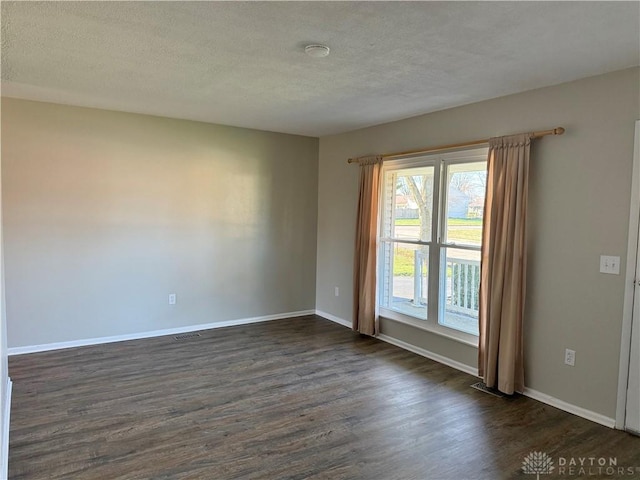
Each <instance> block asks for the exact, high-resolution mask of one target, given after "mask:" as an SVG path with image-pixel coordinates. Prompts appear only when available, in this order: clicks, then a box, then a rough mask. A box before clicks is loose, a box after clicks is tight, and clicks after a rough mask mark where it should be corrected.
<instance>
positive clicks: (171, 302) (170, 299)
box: [169, 293, 177, 305]
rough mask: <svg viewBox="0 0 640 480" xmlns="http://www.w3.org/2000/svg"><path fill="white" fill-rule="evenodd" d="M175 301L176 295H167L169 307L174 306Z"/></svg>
mask: <svg viewBox="0 0 640 480" xmlns="http://www.w3.org/2000/svg"><path fill="white" fill-rule="evenodd" d="M176 301H177V298H176V294H175V293H170V294H169V305H175V304H176Z"/></svg>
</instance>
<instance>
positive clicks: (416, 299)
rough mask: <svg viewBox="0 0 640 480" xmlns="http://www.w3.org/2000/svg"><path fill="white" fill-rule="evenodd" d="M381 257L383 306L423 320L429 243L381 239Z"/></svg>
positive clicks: (425, 313) (427, 276) (425, 314)
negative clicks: (422, 244)
mask: <svg viewBox="0 0 640 480" xmlns="http://www.w3.org/2000/svg"><path fill="white" fill-rule="evenodd" d="M380 257H381V262H382V275H381V277H382V278H381V291H380V298H381V300H382V301H381V304H382V306H383V307H386V308H389V309H391V310H395V311H397V312H400V313H404V314H405V315H410V316H412V317H416V318H420V319H422V320H426V318H427V289H428V278H429V275H428V266H429V247H427V246H421V245H412V244H407V243H397V242H383V244H382V247H381V256H380Z"/></svg>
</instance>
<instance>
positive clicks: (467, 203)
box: [446, 162, 487, 247]
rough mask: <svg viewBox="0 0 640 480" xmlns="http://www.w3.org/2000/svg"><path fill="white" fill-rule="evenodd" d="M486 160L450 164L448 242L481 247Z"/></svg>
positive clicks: (447, 219)
mask: <svg viewBox="0 0 640 480" xmlns="http://www.w3.org/2000/svg"><path fill="white" fill-rule="evenodd" d="M486 169H487V162H475V163H463V164H457V165H456V164H454V165H450V166H449V168H448V175H447V187H446V188H447V206H446V208H447V211H446V243H455V244H458V245H474V246H478V247H479V246H480V244H481V242H482V214H483V209H484V196H485V190H486V185H487V170H486Z"/></svg>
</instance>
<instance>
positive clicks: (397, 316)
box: [380, 308, 478, 348]
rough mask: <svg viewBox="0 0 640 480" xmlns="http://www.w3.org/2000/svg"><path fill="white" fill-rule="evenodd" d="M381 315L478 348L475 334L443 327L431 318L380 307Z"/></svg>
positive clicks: (386, 318)
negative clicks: (414, 316) (417, 316)
mask: <svg viewBox="0 0 640 480" xmlns="http://www.w3.org/2000/svg"><path fill="white" fill-rule="evenodd" d="M380 317H382V318H384V319H385V320H391V321H393V322H398V323H404V324H405V325H409V326H411V327H414V328H418V329H420V330H424V331H426V332H429V333H433V334H435V335H439V336H441V337H445V338H448V339H449V340H454V341H456V342H459V343H463V344H465V345H469V346H470V347H474V348H478V337H476V336H475V335H471V334H469V333H464V332H459V331H457V330H453V329H451V328H447V327H443V326H441V325H437V324H434V322H432V321H429V320H418V319H417V318H412V317H410V316H408V315H403V314H402V313H399V312H395V311H393V310H388V309H386V308H380Z"/></svg>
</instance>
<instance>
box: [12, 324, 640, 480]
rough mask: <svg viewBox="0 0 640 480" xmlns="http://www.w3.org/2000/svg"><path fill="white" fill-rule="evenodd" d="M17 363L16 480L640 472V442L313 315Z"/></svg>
mask: <svg viewBox="0 0 640 480" xmlns="http://www.w3.org/2000/svg"><path fill="white" fill-rule="evenodd" d="M9 363H10V364H9V368H10V375H11V377H12V380H13V384H14V392H13V405H12V409H13V410H12V413H11V434H10V458H9V475H10V478H11V479H15V480H17V479H29V480H37V479H47V480H49V479H100V480H103V479H211V480H226V479H285V478H286V479H307V478H312V479H322V478H327V479H398V480H409V479H419V480H427V479H428V480H432V479H435V480H439V479H442V480H447V479H451V480H464V479H490V480H495V479H502V478H505V479H506V478H525V479H526V478H533V477H532V476H531V475H527V474H524V473H523V472H522V469H521V467H522V461H523V459H524V457H525V456H526V455H528V454H529V453H530V452H531V451H534V450H535V451H543V452H546V453H547V454H549V455H550V456H552V457H553V458H554V459H555V462H556V463H555V465H556V470H555V471H554V473H556V474H557V473H558V468H559V466H558V463H557V462H558V457H564V458H567V459H569V458H571V457H596V458H599V457H605V458H607V459H609V457H615V458H617V462H618V467H620V466H623V467H630V468H633V469H635V468H636V467H640V438H636V437H633V436H631V435H629V434H626V433H624V432H620V431H615V430H611V429H608V428H606V427H603V426H601V425H597V424H595V423H592V422H589V421H587V420H584V419H581V418H579V417H576V416H573V415H571V414H568V413H565V412H562V411H560V410H557V409H555V408H553V407H549V406H547V405H544V404H542V403H539V402H536V401H535V400H532V399H529V398H526V397H521V396H516V397H514V398H505V399H500V398H496V397H493V396H490V395H487V394H484V393H482V392H479V391H477V390H475V389H472V388H470V385H471V384H472V383H474V382H475V381H476V380H477V379H475V378H474V377H472V376H469V375H467V374H464V373H461V372H458V371H456V370H453V369H451V368H449V367H446V366H443V365H440V364H438V363H436V362H433V361H431V360H428V359H425V358H423V357H420V356H418V355H415V354H413V353H410V352H407V351H404V350H402V349H399V348H397V347H394V346H392V345H389V344H386V343H384V342H381V341H378V340H375V339H372V338H369V337H362V336H360V335H358V334H355V333H353V332H351V331H349V330H348V329H346V328H344V327H341V326H338V325H335V324H333V323H331V322H329V321H327V320H324V319H321V318H319V317H315V316H310V317H302V318H295V319H286V320H278V321H272V322H265V323H260V324H253V325H247V326H241V327H229V328H223V329H216V330H208V331H203V332H201V336H200V337H195V338H190V339H187V340H181V341H176V340H174V338H173V337H171V336H168V337H159V338H152V339H144V340H135V341H128V342H121V343H116V344H107V345H98V346H91V347H82V348H77V349H70V350H59V351H54V352H45V353H35V354H30V355H23V356H17V357H11V358H10V362H9ZM634 472H635V477H636V478H637V477H639V476H640V469H639V470H637V471H635V470H634ZM605 473H606V472H605ZM566 475H567V476H568V472H566ZM546 478H553V476H547V477H546ZM558 478H559V477H558ZM573 478H577V477H575V476H574V477H573ZM590 478H629V475H627V474H626V473H625V474H624V475H622V474H619V473H618V472H616V474H615V475H602V476H594V475H591V477H590Z"/></svg>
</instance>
